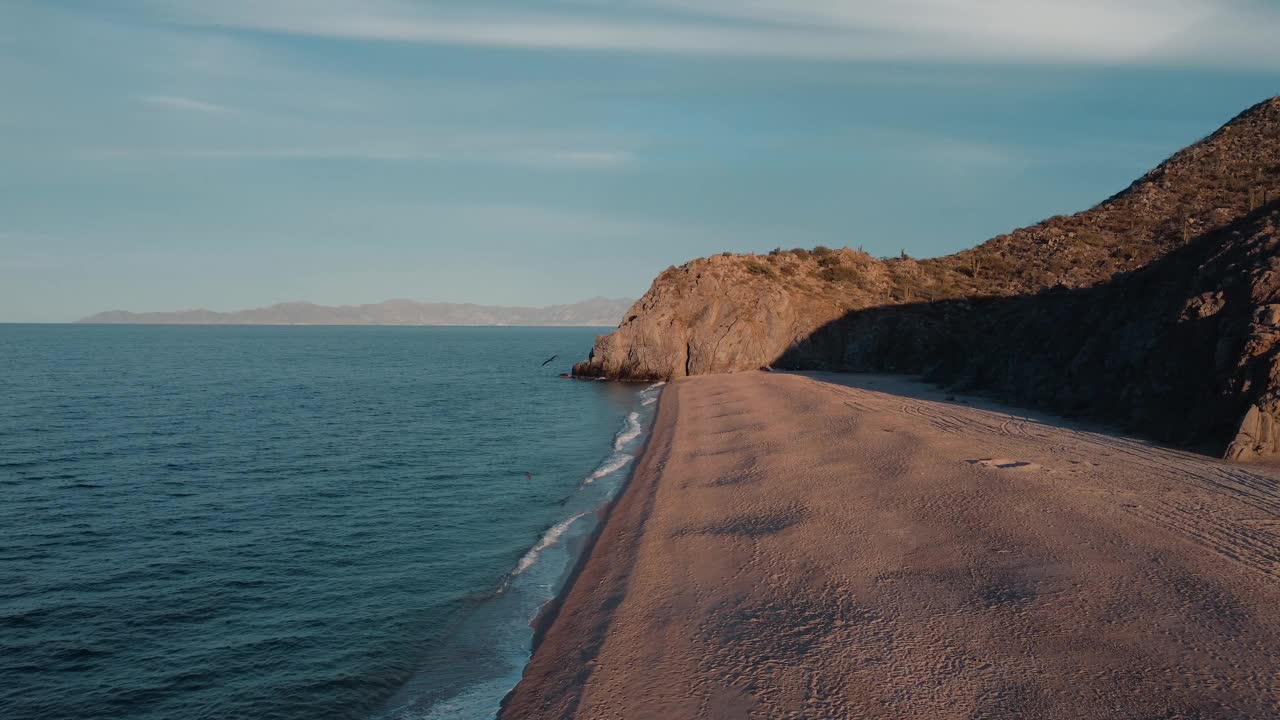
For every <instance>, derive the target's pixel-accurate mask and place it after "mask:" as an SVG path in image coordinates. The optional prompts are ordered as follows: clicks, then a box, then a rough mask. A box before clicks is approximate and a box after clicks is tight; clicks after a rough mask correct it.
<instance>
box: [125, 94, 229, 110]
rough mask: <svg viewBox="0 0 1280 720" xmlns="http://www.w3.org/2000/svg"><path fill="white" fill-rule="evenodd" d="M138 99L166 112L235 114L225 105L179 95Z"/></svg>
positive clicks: (147, 96)
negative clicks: (166, 110)
mask: <svg viewBox="0 0 1280 720" xmlns="http://www.w3.org/2000/svg"><path fill="white" fill-rule="evenodd" d="M138 99H139V100H140V101H142V102H144V103H146V104H147V105H153V106H155V107H160V108H165V109H168V110H184V111H187V112H199V113H216V114H229V113H234V112H236V111H235V110H234V109H233V108H229V107H227V106H226V105H217V104H215V103H211V102H205V101H204V100H197V99H195V98H189V97H182V96H180V95H143V96H142V97H140V98H138Z"/></svg>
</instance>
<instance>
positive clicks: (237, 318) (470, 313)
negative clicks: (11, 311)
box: [76, 297, 635, 327]
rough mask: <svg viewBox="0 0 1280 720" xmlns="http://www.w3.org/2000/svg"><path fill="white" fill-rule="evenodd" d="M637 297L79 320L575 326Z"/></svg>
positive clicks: (110, 314)
mask: <svg viewBox="0 0 1280 720" xmlns="http://www.w3.org/2000/svg"><path fill="white" fill-rule="evenodd" d="M633 302H635V301H634V300H628V299H624V298H603V297H595V298H591V299H590V300H583V301H582V302H577V303H573V304H571V305H550V306H547V307H536V308H535V307H505V306H499V305H473V304H470V303H461V304H459V303H423V302H416V301H413V300H388V301H386V302H383V303H378V304H376V305H338V306H329V305H316V304H315V303H309V302H286V303H279V304H277V305H272V306H270V307H264V308H253V309H250V310H239V311H237V312H214V311H212V310H204V309H198V310H176V311H172V312H144V313H134V312H126V311H124V310H109V311H107V312H102V313H98V314H97V315H91V316H89V317H86V318H82V319H80V320H77V321H76V322H80V323H96V324H116V325H119V324H127V325H128V324H132V325H548V326H550V325H576V326H610V327H612V326H616V325H617V324H618V322H619V321H620V320H622V316H623V315H624V314H625V313H626V312H627V310H628V308H630V307H631V304H632V303H633Z"/></svg>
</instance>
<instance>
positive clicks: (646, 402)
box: [640, 397, 658, 405]
mask: <svg viewBox="0 0 1280 720" xmlns="http://www.w3.org/2000/svg"><path fill="white" fill-rule="evenodd" d="M656 402H658V398H656V397H651V398H645V399H643V400H641V401H640V404H641V405H652V404H654V403H656Z"/></svg>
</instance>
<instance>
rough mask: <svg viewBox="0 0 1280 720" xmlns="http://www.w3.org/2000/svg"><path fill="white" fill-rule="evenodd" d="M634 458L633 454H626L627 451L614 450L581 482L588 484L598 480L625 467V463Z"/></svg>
mask: <svg viewBox="0 0 1280 720" xmlns="http://www.w3.org/2000/svg"><path fill="white" fill-rule="evenodd" d="M635 459H636V458H635V456H634V455H628V454H627V453H622V452H616V453H614V454H612V455H610V456H609V459H608V460H605V461H604V462H603V463H600V467H598V468H596V469H595V472H593V473H591V474H590V475H588V476H587V479H586V480H584V481H583V483H582V484H583V485H590V484H591V483H593V482H595V481H597V480H599V479H600V478H602V477H605V476H606V475H612V474H613V473H616V472H618V471H619V470H621V469H622V468H624V467H626V466H627V463H630V462H631V461H632V460H635Z"/></svg>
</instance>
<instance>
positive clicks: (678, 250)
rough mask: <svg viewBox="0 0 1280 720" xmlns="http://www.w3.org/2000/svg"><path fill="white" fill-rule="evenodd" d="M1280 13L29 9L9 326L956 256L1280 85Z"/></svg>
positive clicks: (881, 2)
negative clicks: (803, 263)
mask: <svg viewBox="0 0 1280 720" xmlns="http://www.w3.org/2000/svg"><path fill="white" fill-rule="evenodd" d="M1277 37H1280V3H1276V2H1274V0H1258V1H1249V0H1239V1H1231V0H1134V1H1132V2H1118V1H1116V0H1112V1H1110V2H1103V1H1102V0H862V1H861V2H854V1H853V0H846V1H844V2H840V1H838V0H542V1H541V2H533V1H532V0H472V1H470V2H443V1H437V2H427V1H425V0H422V1H411V0H218V1H217V2H213V1H211V0H167V1H162V0H83V1H80V2H75V1H71V0H66V1H63V2H58V1H55V0H3V2H0V92H2V93H3V102H0V158H3V162H2V163H0V321H51V322H56V321H64V320H72V319H75V318H77V317H79V316H82V315H86V314H89V313H92V312H95V311H98V310H105V309H128V310H158V309H178V308H192V307H208V308H211V309H217V310H228V309H237V308H242V307H249V306H257V305H265V304H270V303H273V302H278V301H284V300H297V299H307V300H312V301H315V302H321V303H332V304H338V303H361V302H378V301H381V300H384V299H388V298H399V297H405V298H413V299H419V300H429V301H455V302H484V303H504V304H536V305H541V304H550V303H559V302H571V301H574V300H578V299H582V298H586V297H589V296H593V295H608V296H624V295H626V296H638V295H639V294H640V293H642V292H644V290H645V289H646V288H647V287H648V285H649V282H650V281H651V279H652V278H653V276H654V275H656V274H657V273H658V272H659V271H661V270H662V269H663V268H665V267H666V266H668V265H672V264H679V263H681V262H684V261H686V260H689V259H691V258H693V257H697V256H701V255H707V254H712V253H716V252H722V251H726V250H731V251H766V250H768V249H770V248H773V247H777V246H782V247H794V246H813V245H817V244H824V245H830V246H841V245H849V246H853V247H857V246H863V247H865V248H866V249H867V250H868V251H870V252H872V253H875V254H886V255H887V254H897V253H898V252H899V251H900V250H902V249H906V250H907V251H908V252H909V253H911V254H913V255H916V256H930V255H938V254H943V253H947V252H951V251H954V250H958V249H961V248H964V247H967V246H970V245H973V244H975V243H978V242H981V241H982V240H985V239H987V238H988V237H990V236H992V235H995V234H998V233H1001V232H1005V231H1007V230H1009V229H1012V228H1014V227H1017V226H1020V225H1025V224H1028V223H1031V222H1035V221H1038V220H1040V219H1042V218H1043V217H1046V216H1048V215H1052V214H1056V213H1068V212H1073V211H1076V210H1080V209H1083V208H1085V207H1088V206H1089V205H1092V204H1094V203H1095V202H1097V201H1099V200H1101V199H1103V198H1105V197H1106V196H1108V195H1110V194H1111V193H1113V192H1115V191H1117V190H1120V189H1121V188H1123V187H1124V186H1125V185H1127V184H1128V183H1129V182H1130V181H1131V180H1133V179H1134V178H1136V177H1137V176H1138V175H1140V174H1141V173H1142V172H1144V171H1145V170H1147V169H1149V168H1150V167H1152V166H1154V165H1155V164H1156V163H1158V162H1159V161H1160V160H1162V159H1163V158H1165V157H1167V156H1168V155H1169V154H1171V153H1172V152H1173V151H1175V150H1177V149H1178V148H1180V147H1182V146H1184V145H1186V144H1188V143H1190V142H1192V141H1194V140H1196V139H1198V138H1199V137H1202V136H1203V135H1205V134H1207V133H1209V132H1211V131H1212V130H1213V129H1215V128H1216V127H1217V126H1218V125H1220V124H1221V123H1223V122H1225V121H1226V120H1228V119H1229V118H1230V117H1232V116H1233V115H1235V114H1236V113H1237V112H1239V111H1240V110H1243V109H1244V108H1245V107H1246V106H1248V105H1251V104H1253V103H1254V102H1257V101H1259V100H1262V99H1264V98H1265V97H1268V96H1270V95H1274V94H1277V93H1280V42H1276V38H1277Z"/></svg>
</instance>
